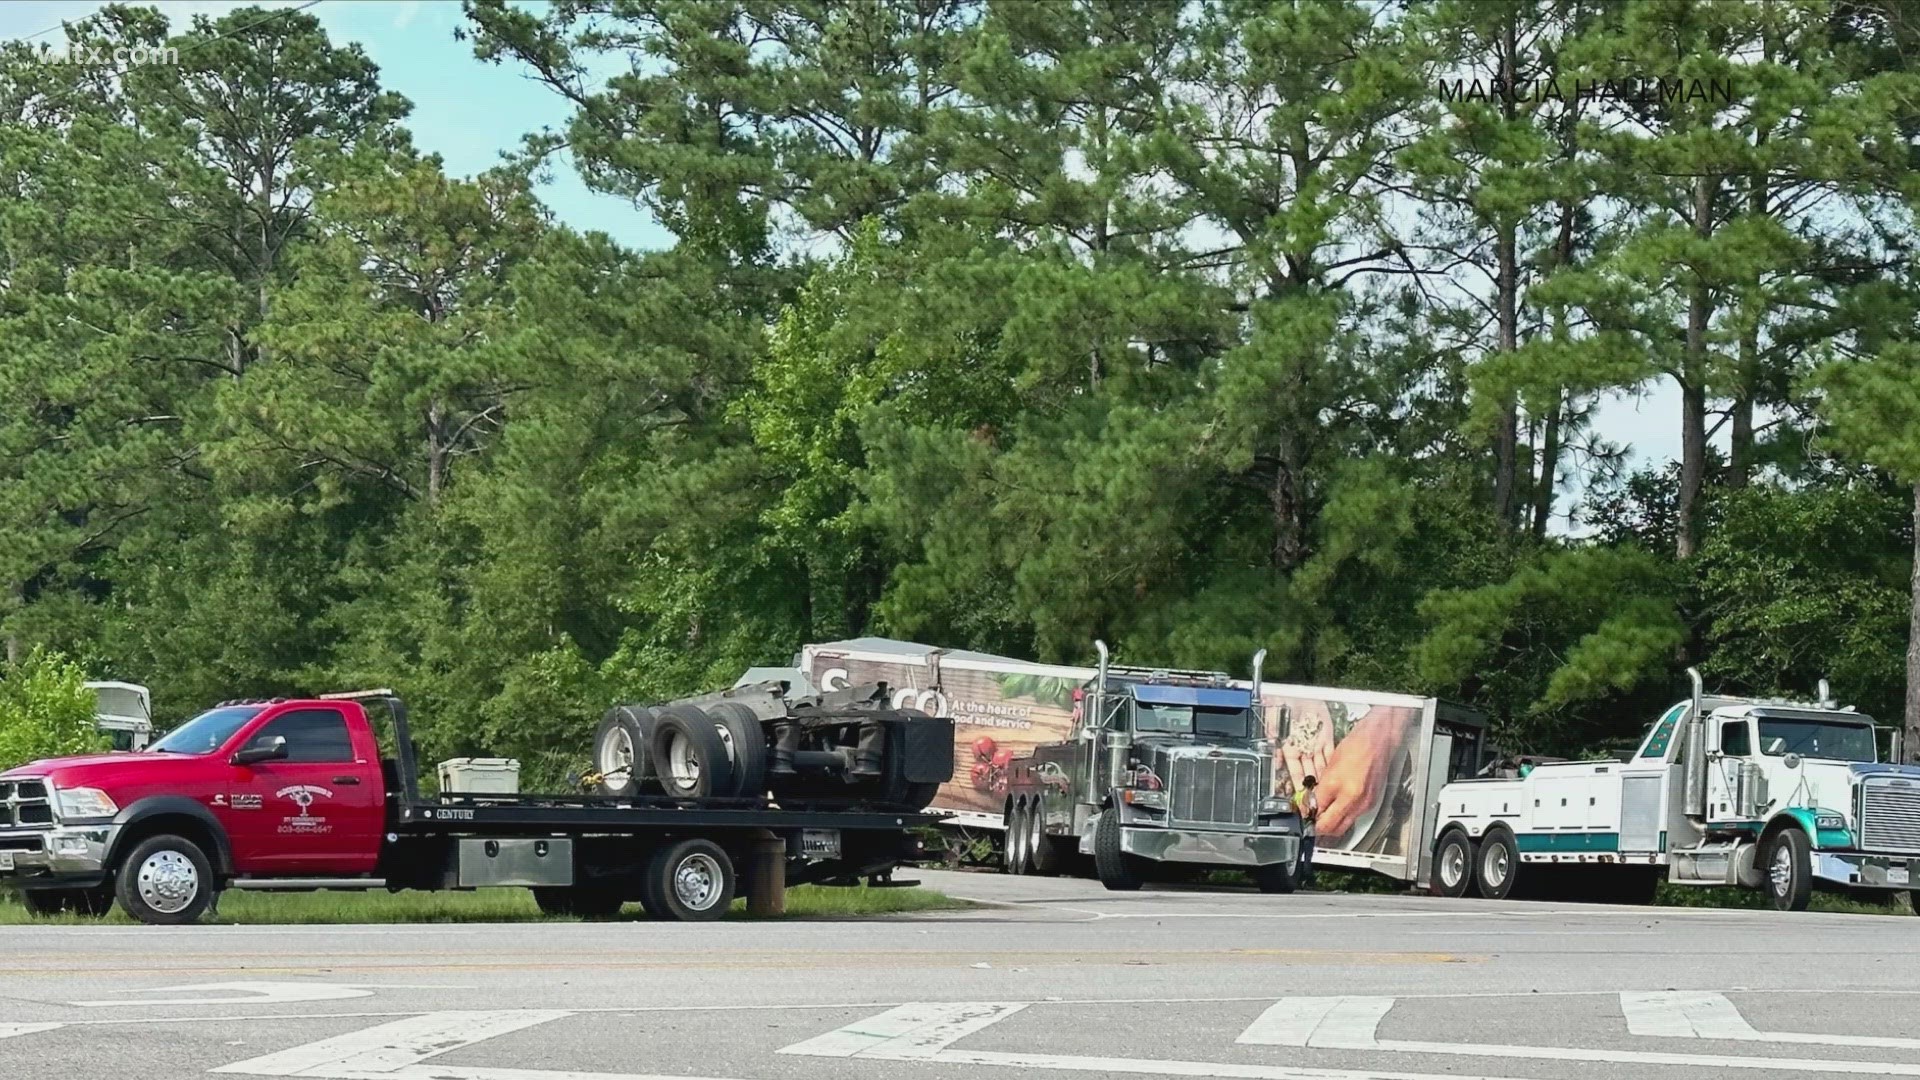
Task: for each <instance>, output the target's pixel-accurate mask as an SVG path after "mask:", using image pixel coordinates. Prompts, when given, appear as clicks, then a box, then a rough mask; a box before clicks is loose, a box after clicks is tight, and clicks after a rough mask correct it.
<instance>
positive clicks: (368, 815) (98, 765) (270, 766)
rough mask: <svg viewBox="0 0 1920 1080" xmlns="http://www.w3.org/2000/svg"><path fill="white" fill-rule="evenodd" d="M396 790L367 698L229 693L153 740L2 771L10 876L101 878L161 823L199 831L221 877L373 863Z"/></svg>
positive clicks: (68, 884) (74, 884)
mask: <svg viewBox="0 0 1920 1080" xmlns="http://www.w3.org/2000/svg"><path fill="white" fill-rule="evenodd" d="M386 796H387V787H386V783H385V781H384V780H383V778H382V771H381V764H380V752H379V746H378V743H377V741H376V739H375V737H374V732H373V726H372V724H371V723H370V722H369V720H368V718H367V714H366V711H365V709H364V708H362V706H361V705H360V704H359V703H357V702H352V701H325V700H303V701H281V702H273V703H254V704H229V705H222V706H220V707H216V708H213V709H209V710H207V711H206V712H203V713H201V714H200V715H199V716H196V717H194V718H193V719H191V720H189V721H187V722H186V723H185V724H182V725H181V726H179V727H177V728H175V729H174V730H173V731H171V732H168V733H167V734H166V735H165V736H163V737H162V738H160V739H159V740H157V741H155V742H154V743H153V745H152V746H150V747H149V748H148V749H146V750H145V751H143V752H140V753H134V754H128V753H109V754H99V755H90V756H84V757H70V758H56V759H52V760H48V761H36V762H33V763H30V764H27V765H22V766H20V767H19V768H16V769H12V770H10V771H8V772H5V773H0V882H5V883H8V884H12V885H16V886H19V887H23V888H29V889H34V888H48V887H57V888H61V889H72V890H91V889H95V888H98V887H100V886H102V885H103V884H105V883H106V882H107V879H108V877H109V874H110V871H111V869H112V868H113V867H114V866H115V865H117V863H118V862H119V861H121V859H122V858H123V857H124V856H125V854H126V853H127V852H128V851H129V850H131V848H132V847H133V846H135V845H137V844H138V843H139V842H140V841H141V840H142V839H144V838H146V837H149V836H153V835H156V834H161V833H165V834H170V835H176V836H181V837H184V838H186V839H188V840H192V841H194V842H195V843H196V844H198V845H199V846H200V848H201V850H202V852H203V853H204V854H205V856H206V858H207V860H208V861H209V863H210V864H211V865H210V867H209V869H211V870H212V871H213V872H214V874H216V875H217V876H219V877H222V878H229V877H246V876H260V877H268V876H274V877H278V876H293V875H297V876H309V875H310V876H315V877H349V876H354V875H362V874H369V873H372V871H373V869H374V867H375V865H376V863H377V862H378V861H379V857H380V849H381V835H382V832H383V826H384V822H385V816H386Z"/></svg>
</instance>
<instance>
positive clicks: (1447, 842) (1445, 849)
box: [1427, 829, 1479, 899]
mask: <svg viewBox="0 0 1920 1080" xmlns="http://www.w3.org/2000/svg"><path fill="white" fill-rule="evenodd" d="M1476 854H1477V852H1476V851H1475V850H1474V843H1473V838H1472V837H1469V836H1468V835H1467V834H1466V833H1465V832H1463V831H1461V830H1459V829H1454V830H1452V831H1450V832H1448V833H1447V835H1445V836H1443V837H1441V838H1440V842H1439V843H1437V844H1435V845H1434V846H1433V872H1432V873H1431V874H1430V875H1429V877H1428V881H1427V891H1428V892H1431V893H1432V894H1433V895H1435V896H1451V897H1454V898H1455V899H1458V898H1460V897H1462V896H1470V895H1478V894H1479V893H1478V889H1477V887H1476V886H1475V884H1474V880H1473V871H1474V866H1475V865H1476V864H1475V862H1474V856H1475V855H1476Z"/></svg>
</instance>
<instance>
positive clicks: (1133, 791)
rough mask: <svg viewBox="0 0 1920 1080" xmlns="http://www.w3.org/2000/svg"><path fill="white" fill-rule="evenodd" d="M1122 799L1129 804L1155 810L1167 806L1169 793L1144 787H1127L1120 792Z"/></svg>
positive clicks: (1163, 808)
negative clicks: (1148, 789)
mask: <svg viewBox="0 0 1920 1080" xmlns="http://www.w3.org/2000/svg"><path fill="white" fill-rule="evenodd" d="M1120 801H1121V802H1123V803H1126V804H1127V805H1128V806H1144V807H1147V808H1149V809H1154V810H1165V809H1166V808H1167V793H1166V792H1164V791H1147V790H1146V789H1144V788H1127V789H1125V790H1123V791H1122V792H1120Z"/></svg>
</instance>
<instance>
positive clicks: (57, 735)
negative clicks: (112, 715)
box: [0, 649, 109, 769]
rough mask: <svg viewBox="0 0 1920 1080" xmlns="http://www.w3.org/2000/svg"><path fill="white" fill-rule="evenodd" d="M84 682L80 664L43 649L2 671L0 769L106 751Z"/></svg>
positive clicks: (90, 692) (0, 687)
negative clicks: (30, 762)
mask: <svg viewBox="0 0 1920 1080" xmlns="http://www.w3.org/2000/svg"><path fill="white" fill-rule="evenodd" d="M85 681H86V675H85V674H84V673H83V672H82V671H81V670H80V667H79V665H78V664H75V663H74V662H73V661H71V660H69V659H67V658H66V657H64V656H62V655H60V654H59V653H56V652H50V651H47V650H44V649H35V650H33V651H32V652H30V653H28V654H27V656H26V657H25V658H24V659H22V660H21V661H20V662H19V663H16V664H8V665H7V666H6V669H5V671H4V672H0V769H7V768H12V767H13V766H15V765H23V764H25V763H27V762H29V761H38V760H40V759H41V758H50V757H61V756H63V755H67V754H84V753H87V752H89V751H94V750H105V749H107V748H108V745H109V741H108V739H107V738H106V736H104V735H102V734H101V733H100V732H98V731H95V730H94V726H93V705H94V702H93V692H92V691H91V690H88V689H86V688H85V687H84V686H83V685H81V684H82V683H84V682H85Z"/></svg>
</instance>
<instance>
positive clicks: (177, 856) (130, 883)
mask: <svg viewBox="0 0 1920 1080" xmlns="http://www.w3.org/2000/svg"><path fill="white" fill-rule="evenodd" d="M114 878H115V885H114V888H115V893H116V895H117V896H118V897H119V899H120V906H121V907H122V908H124V909H125V910H126V912H127V914H129V915H131V916H133V917H134V918H135V919H138V920H139V921H141V922H143V923H147V924H149V925H152V926H181V925H184V924H187V923H191V922H197V921H198V920H199V918H200V916H201V915H202V914H204V913H205V912H206V910H207V905H209V904H211V903H213V894H214V890H215V888H216V884H217V883H216V882H215V881H214V877H213V867H212V865H211V864H209V863H208V862H207V856H206V853H205V852H203V851H201V850H200V845H198V844H196V843H194V842H193V841H191V840H188V839H187V838H186V837H184V836H174V835H173V834H171V833H161V834H159V835H158V836H149V837H147V838H146V839H145V840H142V841H140V842H139V843H137V844H135V845H134V846H133V850H132V851H129V852H127V857H126V858H124V859H122V860H121V861H120V866H119V870H118V872H116V873H115V874H114Z"/></svg>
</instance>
